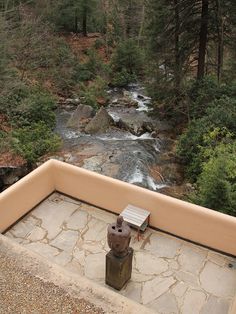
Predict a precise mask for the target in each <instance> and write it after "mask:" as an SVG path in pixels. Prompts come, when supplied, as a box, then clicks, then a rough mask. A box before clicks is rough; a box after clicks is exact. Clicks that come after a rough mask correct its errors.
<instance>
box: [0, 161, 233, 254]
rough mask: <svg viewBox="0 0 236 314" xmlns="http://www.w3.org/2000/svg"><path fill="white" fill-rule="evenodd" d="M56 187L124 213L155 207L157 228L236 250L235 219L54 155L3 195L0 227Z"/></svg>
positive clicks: (0, 197)
mask: <svg viewBox="0 0 236 314" xmlns="http://www.w3.org/2000/svg"><path fill="white" fill-rule="evenodd" d="M53 190H57V191H59V192H62V193H65V194H68V195H69V196H72V197H74V198H77V199H80V200H82V201H85V202H88V203H91V204H92V205H95V206H99V207H101V208H104V209H107V210H110V211H112V212H115V213H120V212H121V211H122V210H123V209H124V208H125V207H126V206H127V204H132V205H135V206H138V207H142V208H145V209H147V210H149V211H150V212H151V218H150V224H151V225H152V226H153V227H155V228H158V229H161V230H163V231H166V232H170V233H172V234H174V235H177V236H179V237H182V238H185V239H188V240H190V241H194V242H197V243H199V244H202V245H205V246H208V247H211V248H213V249H216V250H220V251H222V252H225V253H228V254H232V255H236V246H235V239H236V218H235V217H231V216H228V215H225V214H222V213H219V212H216V211H213V210H210V209H207V208H204V207H200V206H197V205H194V204H190V203H187V202H184V201H181V200H177V199H175V198H172V197H168V196H165V195H162V194H160V193H156V192H152V191H149V190H146V189H143V188H140V187H137V186H134V185H132V184H128V183H125V182H122V181H119V180H115V179H112V178H109V177H105V176H102V175H99V174H97V173H94V172H91V171H88V170H85V169H82V168H78V167H76V166H72V165H69V164H66V163H63V162H59V161H56V160H50V161H48V162H46V163H45V164H44V165H42V166H41V167H39V168H38V169H36V170H35V171H33V172H32V173H30V174H29V175H28V176H26V177H25V178H23V179H22V180H20V181H19V182H17V183H16V184H15V185H13V186H12V187H10V188H9V189H8V190H6V191H4V192H3V193H1V194H0V232H3V231H4V230H6V229H7V228H8V227H9V226H10V225H11V224H12V223H14V222H15V221H16V220H17V219H19V218H20V217H21V216H23V215H24V214H25V213H27V212H28V211H29V210H31V209H32V208H33V207H34V206H35V205H37V204H38V203H39V202H40V201H41V200H42V199H44V198H45V197H46V196H47V195H49V194H50V193H52V192H53Z"/></svg>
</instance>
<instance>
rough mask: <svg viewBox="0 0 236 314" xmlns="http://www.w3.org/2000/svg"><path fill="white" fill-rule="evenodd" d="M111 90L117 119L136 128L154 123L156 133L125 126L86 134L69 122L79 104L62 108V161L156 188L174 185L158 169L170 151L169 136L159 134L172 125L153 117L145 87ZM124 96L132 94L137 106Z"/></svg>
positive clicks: (59, 122)
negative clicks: (128, 103)
mask: <svg viewBox="0 0 236 314" xmlns="http://www.w3.org/2000/svg"><path fill="white" fill-rule="evenodd" d="M107 92H108V94H109V96H110V101H109V105H108V107H106V110H107V111H108V113H109V114H110V115H111V117H112V118H113V120H114V121H115V122H118V121H119V120H122V121H125V122H126V123H129V124H132V125H133V127H134V128H135V127H136V126H138V125H140V123H143V122H145V123H146V124H147V125H149V124H150V125H152V127H153V128H154V129H155V132H151V131H149V132H145V133H143V134H142V135H139V136H138V135H134V134H132V133H131V132H129V131H126V130H124V129H122V128H111V129H109V130H108V131H107V132H106V133H104V134H95V135H89V134H85V133H83V132H80V131H78V130H75V129H73V128H70V127H68V124H67V122H68V120H69V119H70V117H71V115H72V114H73V112H74V111H75V107H74V108H66V107H64V108H62V107H60V108H59V109H58V110H57V126H56V130H55V131H56V132H57V133H58V134H59V135H60V136H61V137H62V139H63V148H62V151H61V158H62V160H64V161H66V162H69V163H71V164H74V165H77V166H81V167H83V168H85V169H88V170H92V171H95V172H98V173H101V174H103V175H106V176H110V177H113V178H116V179H120V180H123V181H125V182H129V183H132V184H136V185H139V186H142V187H145V188H148V189H150V190H153V191H160V190H161V189H163V188H164V187H166V186H168V185H171V184H172V182H171V179H169V178H165V177H164V176H163V175H162V174H161V173H159V172H158V171H157V170H156V169H158V165H159V164H160V160H161V157H162V155H163V154H164V153H166V143H167V139H165V138H163V137H159V136H158V135H156V133H157V132H158V131H159V130H161V131H165V130H167V129H169V126H168V124H167V123H166V122H165V123H163V122H162V121H159V120H158V119H156V118H155V119H154V118H153V117H152V108H151V99H150V98H149V97H146V96H144V95H145V90H144V88H142V87H141V86H139V85H135V84H133V85H130V86H129V87H127V88H126V89H116V88H114V89H110V90H108V91H107ZM124 95H126V96H127V95H128V97H130V98H131V99H132V101H135V102H136V104H137V105H136V106H130V107H127V106H124V105H122V104H121V103H120V100H121V99H122V97H124ZM154 133H155V134H154Z"/></svg>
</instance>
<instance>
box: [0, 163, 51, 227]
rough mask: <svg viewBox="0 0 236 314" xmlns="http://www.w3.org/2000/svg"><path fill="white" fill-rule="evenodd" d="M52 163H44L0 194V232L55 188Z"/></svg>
mask: <svg viewBox="0 0 236 314" xmlns="http://www.w3.org/2000/svg"><path fill="white" fill-rule="evenodd" d="M53 163H54V161H49V162H47V163H45V164H44V165H42V166H41V167H39V168H37V169H36V170H34V171H32V172H31V173H30V174H28V175H27V176H25V177H24V178H23V179H21V180H20V181H18V182H17V183H15V184H13V185H12V186H11V187H9V188H8V189H7V190H5V191H3V192H2V193H1V194H0V232H3V231H4V230H6V229H7V228H8V227H9V226H11V225H12V224H13V223H14V222H15V221H17V220H18V219H19V218H20V217H22V216H23V215H24V214H26V213H27V212H28V211H29V210H31V209H32V208H33V207H34V206H36V205H37V204H38V203H39V202H41V201H42V200H43V199H44V198H45V197H47V196H48V195H49V194H51V193H52V192H53V191H54V190H55V187H54V178H53V176H52V166H53Z"/></svg>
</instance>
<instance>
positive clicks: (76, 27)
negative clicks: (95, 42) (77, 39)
mask: <svg viewBox="0 0 236 314" xmlns="http://www.w3.org/2000/svg"><path fill="white" fill-rule="evenodd" d="M74 28H75V33H76V34H78V10H77V9H75V27H74Z"/></svg>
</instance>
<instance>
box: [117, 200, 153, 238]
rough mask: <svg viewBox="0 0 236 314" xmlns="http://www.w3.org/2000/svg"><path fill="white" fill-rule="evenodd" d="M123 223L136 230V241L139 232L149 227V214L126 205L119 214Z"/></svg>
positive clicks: (144, 210)
mask: <svg viewBox="0 0 236 314" xmlns="http://www.w3.org/2000/svg"><path fill="white" fill-rule="evenodd" d="M120 215H121V216H122V217H123V218H124V221H126V222H127V223H128V224H129V225H131V226H132V227H134V228H136V229H138V240H139V235H140V231H145V230H146V228H147V226H148V225H149V219H150V212H149V211H147V210H146V209H142V208H139V207H136V206H133V205H128V206H127V207H125V209H124V210H123V211H122V212H121V214H120Z"/></svg>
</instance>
